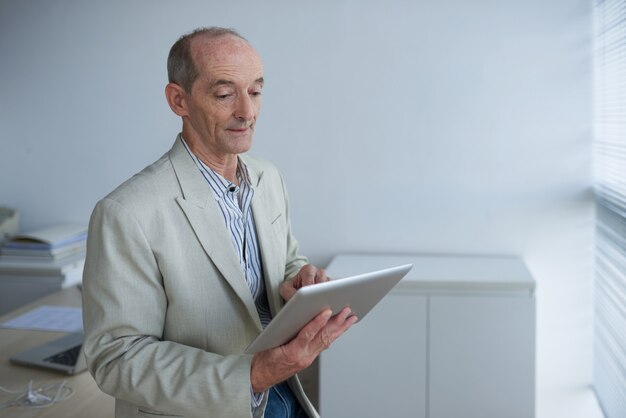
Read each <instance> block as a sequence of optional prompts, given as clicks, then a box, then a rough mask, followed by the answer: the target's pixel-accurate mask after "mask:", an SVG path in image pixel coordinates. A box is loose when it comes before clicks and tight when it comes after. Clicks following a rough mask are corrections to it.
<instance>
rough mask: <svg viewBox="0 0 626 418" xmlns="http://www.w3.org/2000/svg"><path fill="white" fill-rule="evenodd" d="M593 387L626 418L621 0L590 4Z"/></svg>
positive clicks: (625, 62) (612, 416)
mask: <svg viewBox="0 0 626 418" xmlns="http://www.w3.org/2000/svg"><path fill="white" fill-rule="evenodd" d="M593 150H594V188H595V194H596V202H597V205H596V208H597V211H596V244H595V251H596V254H595V255H596V268H595V295H594V298H595V301H594V306H595V318H594V377H593V379H594V389H595V391H596V394H597V397H598V400H599V402H600V405H601V407H602V409H603V410H604V413H605V415H606V417H607V418H626V0H595V3H594V144H593Z"/></svg>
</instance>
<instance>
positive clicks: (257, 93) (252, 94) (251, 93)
mask: <svg viewBox="0 0 626 418" xmlns="http://www.w3.org/2000/svg"><path fill="white" fill-rule="evenodd" d="M260 95H261V92H260V91H253V92H250V96H254V97H257V96H260Z"/></svg>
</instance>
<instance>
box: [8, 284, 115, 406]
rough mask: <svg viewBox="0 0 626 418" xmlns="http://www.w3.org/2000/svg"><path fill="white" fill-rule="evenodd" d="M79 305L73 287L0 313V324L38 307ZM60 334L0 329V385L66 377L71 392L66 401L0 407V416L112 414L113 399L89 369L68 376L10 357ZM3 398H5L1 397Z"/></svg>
mask: <svg viewBox="0 0 626 418" xmlns="http://www.w3.org/2000/svg"><path fill="white" fill-rule="evenodd" d="M42 305H56V306H81V295H80V291H79V290H78V288H77V287H76V286H73V287H70V288H67V289H64V290H61V291H59V292H56V293H52V294H50V295H48V296H45V297H43V298H41V299H39V300H37V301H36V302H33V303H31V304H28V305H26V306H23V307H21V308H19V309H17V310H15V311H12V312H9V313H7V314H5V315H2V316H0V323H1V322H5V321H7V320H8V319H11V318H13V317H15V316H17V315H20V314H23V313H25V312H27V311H29V310H31V309H33V308H35V307H37V306H42ZM63 335H64V334H63V333H58V332H48V331H30V330H13V329H4V328H0V386H3V387H5V388H7V389H11V390H20V389H22V388H25V387H27V385H28V382H29V380H31V379H32V380H34V383H36V384H37V385H38V386H39V385H40V384H42V383H56V382H61V381H63V380H67V384H68V386H70V387H71V388H72V389H73V390H74V394H73V395H72V397H71V398H69V399H68V400H66V401H63V402H60V403H57V404H54V405H51V406H49V407H46V408H28V407H19V406H16V407H11V408H6V409H0V417H7V418H8V417H11V418H35V417H37V418H39V417H42V418H43V417H49V418H72V417H76V418H84V417H89V418H111V417H113V416H114V408H115V402H114V399H113V398H112V397H110V396H109V395H106V394H105V393H103V392H102V391H100V389H99V388H98V386H97V385H96V382H95V381H94V380H93V378H92V377H91V375H90V374H89V372H84V373H80V374H78V375H76V376H67V375H63V374H59V373H54V372H49V371H46V370H44V369H37V368H33V367H23V366H16V365H13V364H11V363H10V362H9V357H10V356H11V355H12V354H14V353H17V352H19V351H22V350H25V349H27V348H30V347H34V346H36V345H39V344H43V343H45V342H47V341H50V340H53V339H55V338H58V337H61V336H63ZM2 399H6V398H5V397H2Z"/></svg>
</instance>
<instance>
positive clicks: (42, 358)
mask: <svg viewBox="0 0 626 418" xmlns="http://www.w3.org/2000/svg"><path fill="white" fill-rule="evenodd" d="M82 346H83V333H82V332H74V333H71V334H68V335H66V336H63V337H61V338H57V339H56V340H52V341H49V342H47V343H44V344H41V345H38V346H36V347H33V348H30V349H28V350H25V351H22V352H20V353H18V354H15V355H14V356H12V357H11V358H10V359H9V360H10V361H11V363H13V364H17V365H20V366H34V367H40V368H45V369H48V370H52V371H56V372H60V373H65V374H69V375H73V374H77V373H81V372H83V371H85V370H87V363H86V362H85V356H84V355H83V352H82Z"/></svg>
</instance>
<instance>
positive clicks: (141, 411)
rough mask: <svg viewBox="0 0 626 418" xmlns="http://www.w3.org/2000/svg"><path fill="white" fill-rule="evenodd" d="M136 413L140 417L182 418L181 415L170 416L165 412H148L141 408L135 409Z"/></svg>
mask: <svg viewBox="0 0 626 418" xmlns="http://www.w3.org/2000/svg"><path fill="white" fill-rule="evenodd" d="M137 413H139V415H140V416H142V417H152V418H183V416H182V415H171V414H167V413H165V412H159V411H150V410H147V409H143V408H137Z"/></svg>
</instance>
